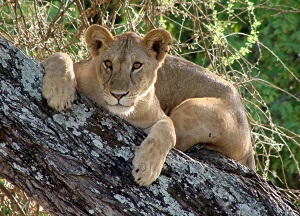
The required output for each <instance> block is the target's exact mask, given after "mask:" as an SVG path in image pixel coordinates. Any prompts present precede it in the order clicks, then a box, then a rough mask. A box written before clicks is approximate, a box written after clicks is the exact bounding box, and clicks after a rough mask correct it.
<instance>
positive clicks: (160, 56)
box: [142, 29, 172, 61]
mask: <svg viewBox="0 0 300 216" xmlns="http://www.w3.org/2000/svg"><path fill="white" fill-rule="evenodd" d="M142 43H143V44H144V45H145V46H146V48H147V49H150V50H151V51H153V54H154V55H155V58H156V59H157V60H158V61H162V60H164V58H165V56H166V54H167V52H168V51H169V45H170V44H171V43H172V36H171V35H170V33H169V32H167V31H166V30H164V29H154V30H151V31H150V32H148V33H147V34H146V35H145V36H144V38H143V39H142Z"/></svg>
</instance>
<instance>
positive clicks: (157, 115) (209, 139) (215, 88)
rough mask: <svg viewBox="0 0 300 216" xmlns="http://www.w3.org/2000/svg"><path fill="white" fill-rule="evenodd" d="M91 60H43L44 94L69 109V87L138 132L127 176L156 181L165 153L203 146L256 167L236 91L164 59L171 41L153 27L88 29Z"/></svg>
mask: <svg viewBox="0 0 300 216" xmlns="http://www.w3.org/2000/svg"><path fill="white" fill-rule="evenodd" d="M85 40H86V43H87V45H88V47H89V50H90V53H91V56H92V57H91V58H90V59H87V60H83V61H80V62H78V63H75V64H73V63H72V60H71V59H70V57H69V56H68V55H67V54H64V53H56V54H54V55H52V56H50V57H49V58H48V59H46V60H45V61H44V62H43V65H44V67H45V70H46V74H45V76H44V79H43V96H44V97H45V98H46V99H47V101H48V104H49V106H50V107H52V108H53V109H56V110H58V111H62V110H64V109H67V108H70V107H71V104H72V102H73V100H74V94H75V89H76V88H77V89H78V90H79V91H80V92H81V93H83V94H85V95H86V96H88V97H89V98H90V99H92V100H94V101H95V102H97V103H98V104H99V105H101V106H103V107H105V108H106V109H108V110H109V111H111V112H112V113H115V114H117V115H119V116H120V117H121V118H123V119H125V120H126V121H128V122H129V123H131V124H133V125H135V126H137V127H139V128H142V129H143V130H144V131H145V132H146V133H147V134H148V136H147V138H146V139H145V140H144V141H143V142H142V144H141V145H140V146H139V147H137V149H136V151H135V157H134V159H133V166H134V169H133V171H132V174H133V176H134V179H135V181H136V182H137V183H138V184H140V185H149V184H151V183H152V182H153V181H155V180H156V179H157V178H158V176H159V174H160V172H161V169H162V167H163V164H164V162H165V160H166V156H167V154H168V152H169V151H170V150H171V149H172V148H173V147H174V146H175V147H176V148H178V149H179V150H182V151H186V150H187V149H189V148H190V147H192V146H193V145H196V144H198V143H201V144H203V145H204V146H206V147H207V148H209V149H213V150H217V151H219V152H221V153H223V154H224V155H226V156H228V157H230V158H232V159H234V160H236V161H238V162H240V163H241V164H243V165H246V166H248V167H250V168H252V169H255V164H254V157H253V149H252V146H251V141H250V129H249V125H248V122H247V117H246V114H245V111H244V107H243V104H242V103H241V100H240V96H239V94H238V92H237V90H236V89H235V88H234V87H233V85H231V84H230V83H229V82H227V81H225V80H224V79H222V78H220V77H218V76H216V75H214V74H213V73H211V72H209V71H207V70H205V69H204V68H202V67H200V66H197V65H195V64H193V63H191V62H188V61H186V60H184V59H181V58H177V57H174V56H170V55H166V53H167V51H168V49H169V45H170V44H171V42H172V37H171V35H170V34H169V33H168V32H167V31H165V30H163V29H155V30H152V31H150V32H149V33H147V34H146V35H145V36H144V37H143V38H141V37H139V36H138V35H136V34H135V33H124V34H120V35H117V36H113V35H112V34H111V33H110V32H109V31H108V30H107V29H106V28H104V27H101V26H99V25H92V26H90V27H89V28H88V29H87V31H86V33H85Z"/></svg>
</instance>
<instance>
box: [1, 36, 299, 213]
mask: <svg viewBox="0 0 300 216" xmlns="http://www.w3.org/2000/svg"><path fill="white" fill-rule="evenodd" d="M0 74H1V75H0V119H1V125H0V176H1V177H3V178H5V179H7V180H9V181H10V182H12V183H13V184H15V185H16V186H18V187H19V188H20V189H22V190H23V191H25V192H26V193H27V194H28V195H29V196H31V197H33V198H34V199H35V200H36V201H37V202H38V203H40V204H41V205H42V206H43V207H44V208H45V209H46V210H48V211H49V212H50V213H51V214H53V215H299V209H297V208H296V207H295V206H293V205H292V204H291V203H290V202H289V201H288V200H287V199H286V198H285V197H284V196H283V195H282V194H280V192H279V191H278V189H276V187H275V186H273V185H270V184H268V183H267V182H266V181H265V180H263V179H262V178H261V177H260V176H258V175H257V174H255V173H254V172H251V171H249V170H248V169H247V168H245V167H243V166H241V165H239V164H237V163H235V162H234V161H232V160H230V159H228V158H226V157H224V156H222V155H221V154H219V153H216V152H212V151H208V150H204V149H201V148H199V147H196V148H193V150H191V151H190V152H189V153H188V154H189V156H188V155H186V154H183V153H181V152H179V151H177V150H172V151H171V152H170V154H169V155H168V158H167V161H166V163H165V166H164V169H163V172H162V174H161V176H160V177H159V179H158V180H157V181H156V182H154V183H153V184H152V185H151V186H149V187H139V186H138V185H137V184H136V183H135V182H134V181H133V178H132V176H131V169H132V165H131V160H132V158H133V156H134V148H135V146H136V145H139V144H140V143H141V141H142V140H143V139H144V138H145V135H144V134H143V132H141V131H139V130H138V129H136V128H134V127H133V126H131V125H129V124H127V123H126V122H124V121H122V120H121V119H119V118H118V117H116V116H112V115H111V114H109V113H108V112H107V111H106V110H103V109H102V108H100V107H98V106H96V105H95V104H94V103H92V102H91V101H89V100H88V99H86V98H83V97H82V96H79V95H77V98H76V101H75V103H74V105H73V109H72V110H70V111H68V112H65V113H57V112H55V111H53V110H51V109H50V108H49V107H48V106H47V103H46V101H45V100H44V99H43V98H42V94H41V85H42V83H41V82H42V77H43V67H42V66H41V64H40V63H39V62H37V61H35V60H32V59H31V58H29V57H27V56H26V55H24V54H23V53H22V52H21V51H20V50H18V49H17V48H15V47H13V46H11V45H10V44H9V43H8V42H6V41H5V40H3V39H1V38H0ZM191 157H193V158H196V160H194V159H192V158H191Z"/></svg>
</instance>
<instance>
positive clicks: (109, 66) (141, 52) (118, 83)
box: [85, 25, 172, 116]
mask: <svg viewBox="0 0 300 216" xmlns="http://www.w3.org/2000/svg"><path fill="white" fill-rule="evenodd" d="M85 39H86V42H87V45H88V47H89V49H90V53H91V55H92V58H93V62H94V63H95V68H96V70H97V77H98V82H99V84H100V86H101V88H102V90H100V89H99V91H103V92H102V94H103V97H104V99H105V101H106V104H107V108H108V109H109V110H110V111H111V112H113V113H115V114H118V115H123V116H127V115H129V114H130V113H132V112H133V111H134V109H135V106H136V105H137V103H138V102H139V101H142V100H143V98H144V97H145V96H146V95H147V94H148V93H149V92H150V91H152V90H153V91H154V83H155V81H156V77H157V69H158V68H159V67H160V66H161V64H162V62H163V60H164V58H165V56H166V52H167V51H168V46H169V45H170V44H171V42H172V37H171V35H170V34H169V33H168V32H167V31H165V30H162V29H155V30H152V31H150V32H149V33H147V34H146V35H145V36H144V37H143V38H141V37H139V36H138V35H137V34H135V33H123V34H120V35H117V36H113V35H112V34H111V33H110V32H109V31H108V30H107V29H106V28H104V27H101V26H99V25H92V26H91V27H89V28H88V29H87V31H86V33H85Z"/></svg>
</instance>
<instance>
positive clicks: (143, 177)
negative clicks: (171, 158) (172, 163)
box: [132, 139, 166, 186]
mask: <svg viewBox="0 0 300 216" xmlns="http://www.w3.org/2000/svg"><path fill="white" fill-rule="evenodd" d="M145 141H148V142H147V143H143V144H142V145H141V146H140V147H138V148H137V149H136V151H135V157H134V159H133V167H134V168H133V171H132V175H133V177H134V180H135V182H137V183H138V184H139V185H141V186H146V185H150V184H151V183H152V182H153V181H155V180H156V179H157V178H158V177H159V175H160V172H161V170H162V167H163V165H164V162H165V160H166V154H162V152H161V151H159V150H158V149H157V148H155V146H156V145H153V143H151V141H150V140H147V139H146V140H145ZM145 141H144V142H145Z"/></svg>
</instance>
